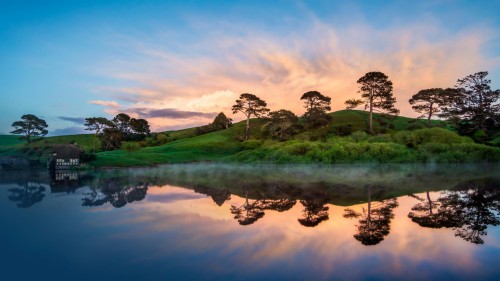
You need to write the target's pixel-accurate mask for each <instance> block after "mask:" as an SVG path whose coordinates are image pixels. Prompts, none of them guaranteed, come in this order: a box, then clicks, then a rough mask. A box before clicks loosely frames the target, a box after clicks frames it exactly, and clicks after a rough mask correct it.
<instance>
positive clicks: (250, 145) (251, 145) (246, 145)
mask: <svg viewBox="0 0 500 281" xmlns="http://www.w3.org/2000/svg"><path fill="white" fill-rule="evenodd" d="M261 144H262V141H259V140H246V141H243V142H242V143H241V147H242V148H243V149H244V150H251V149H256V148H259V147H260V145H261Z"/></svg>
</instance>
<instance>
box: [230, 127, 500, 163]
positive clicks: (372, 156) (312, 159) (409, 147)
mask: <svg viewBox="0 0 500 281" xmlns="http://www.w3.org/2000/svg"><path fill="white" fill-rule="evenodd" d="M242 147H243V149H244V151H241V152H239V153H237V154H236V155H234V156H232V157H230V159H231V160H235V161H241V162H251V163H325V164H331V163H356V162H363V163H366V162H367V163H370V162H384V163H389V162H392V163H402V162H438V163H461V162H478V161H499V160H500V149H499V148H495V147H489V146H485V145H481V144H475V143H473V142H472V140H471V139H470V138H467V137H461V136H459V135H457V134H456V133H454V132H451V131H448V130H445V129H441V128H432V129H420V130H415V131H402V132H398V133H395V134H394V135H392V136H391V135H389V134H384V135H378V136H369V135H368V134H367V133H365V132H362V131H357V132H354V133H352V134H351V135H350V136H349V137H330V138H329V139H327V140H326V141H307V140H292V141H287V142H272V141H265V142H262V141H257V140H249V141H245V142H243V143H242Z"/></svg>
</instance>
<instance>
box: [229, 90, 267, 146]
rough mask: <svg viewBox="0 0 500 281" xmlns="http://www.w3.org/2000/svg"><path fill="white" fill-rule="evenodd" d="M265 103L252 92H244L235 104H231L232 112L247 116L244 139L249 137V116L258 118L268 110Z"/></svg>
mask: <svg viewBox="0 0 500 281" xmlns="http://www.w3.org/2000/svg"><path fill="white" fill-rule="evenodd" d="M266 106H267V103H266V102H265V101H263V100H261V99H260V98H259V97H257V96H256V95H253V94H248V93H244V94H241V95H240V98H239V99H238V100H236V104H235V105H233V108H232V109H233V114H236V113H237V112H241V113H243V114H245V116H246V118H247V124H246V127H245V139H249V137H250V117H252V116H255V117H257V118H260V117H262V116H264V115H266V114H267V113H268V112H269V109H268V108H267V107H266Z"/></svg>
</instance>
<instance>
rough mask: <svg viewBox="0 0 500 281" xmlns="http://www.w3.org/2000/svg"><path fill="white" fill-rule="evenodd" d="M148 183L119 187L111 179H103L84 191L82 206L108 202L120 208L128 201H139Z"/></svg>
mask: <svg viewBox="0 0 500 281" xmlns="http://www.w3.org/2000/svg"><path fill="white" fill-rule="evenodd" d="M148 185H149V184H148V183H138V184H136V185H130V186H125V187H121V186H119V185H117V184H116V183H114V182H113V181H105V182H104V183H103V184H102V185H100V186H94V187H90V190H89V192H86V193H84V197H83V198H82V206H88V207H95V206H101V205H104V204H106V203H108V202H109V203H110V204H111V205H112V206H113V207H115V208H121V207H123V206H125V205H126V204H128V203H132V202H134V201H141V200H143V199H144V198H145V197H146V194H147V190H148Z"/></svg>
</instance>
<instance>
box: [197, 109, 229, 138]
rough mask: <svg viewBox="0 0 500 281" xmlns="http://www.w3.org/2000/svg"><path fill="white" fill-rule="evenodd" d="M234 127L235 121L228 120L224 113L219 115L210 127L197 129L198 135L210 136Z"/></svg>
mask: <svg viewBox="0 0 500 281" xmlns="http://www.w3.org/2000/svg"><path fill="white" fill-rule="evenodd" d="M232 125H233V119H231V118H228V117H227V116H226V115H225V114H224V113H222V112H221V113H219V114H218V115H217V116H216V117H215V119H214V121H213V122H212V123H210V124H208V125H205V126H200V127H197V128H196V129H195V134H196V135H203V134H208V133H211V132H215V131H219V130H224V129H229V127H231V126H232Z"/></svg>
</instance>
